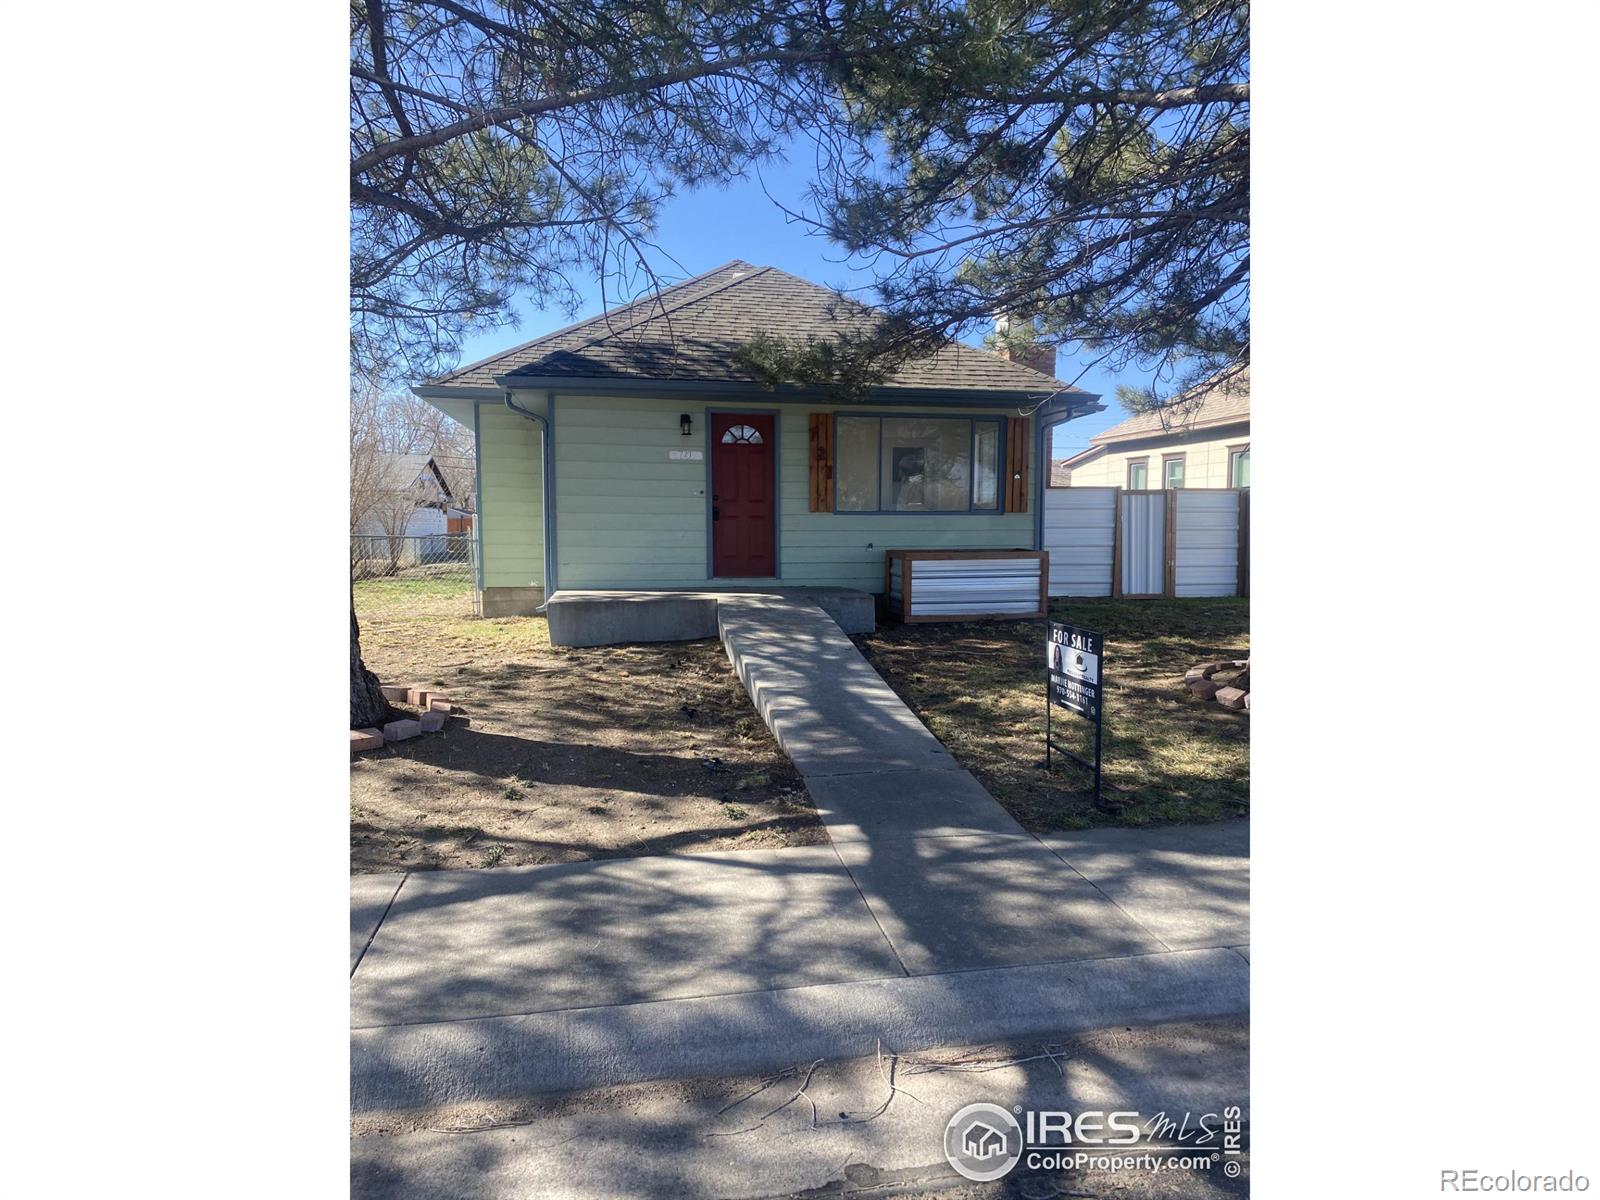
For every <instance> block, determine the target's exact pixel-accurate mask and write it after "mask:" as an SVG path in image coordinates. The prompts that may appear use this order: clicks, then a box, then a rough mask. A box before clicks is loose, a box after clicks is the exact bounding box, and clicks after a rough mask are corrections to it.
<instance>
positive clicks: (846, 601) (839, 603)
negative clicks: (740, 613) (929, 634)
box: [484, 588, 877, 646]
mask: <svg viewBox="0 0 1600 1200" xmlns="http://www.w3.org/2000/svg"><path fill="white" fill-rule="evenodd" d="M496 590H502V591H514V590H520V589H512V588H504V589H496ZM529 590H532V591H537V590H538V589H529ZM484 595H485V597H486V598H487V596H488V592H485V593H484ZM753 596H754V597H759V596H769V597H774V598H782V599H786V600H797V601H804V602H809V603H810V604H814V605H815V606H816V607H817V608H820V609H821V610H822V611H823V612H825V613H827V614H828V616H830V617H832V618H833V620H834V622H835V623H836V624H837V625H838V626H839V628H840V629H841V630H843V631H844V632H845V633H847V634H853V633H871V632H872V631H873V630H874V629H876V628H877V622H876V619H875V611H874V608H875V605H874V598H873V597H872V596H871V595H870V594H869V593H867V592H859V591H856V590H854V589H853V588H775V589H772V590H770V591H766V590H760V591H757V590H750V591H728V592H688V591H683V592H624V591H566V590H562V591H558V592H557V593H556V594H555V595H554V596H552V597H551V598H550V607H549V608H548V609H547V610H546V613H545V615H546V616H547V617H548V618H549V621H550V644H551V645H553V646H615V645H621V644H623V643H626V642H689V641H696V640H698V639H701V638H714V637H716V636H717V606H718V604H719V603H721V602H722V601H724V600H731V599H734V598H739V597H742V598H746V599H748V598H750V597H753ZM484 615H485V616H497V615H504V614H496V613H490V612H488V611H487V610H485V612H484Z"/></svg>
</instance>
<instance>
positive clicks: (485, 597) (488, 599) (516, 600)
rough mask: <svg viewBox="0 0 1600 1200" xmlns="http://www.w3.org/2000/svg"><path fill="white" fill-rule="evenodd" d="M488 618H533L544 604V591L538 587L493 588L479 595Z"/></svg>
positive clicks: (483, 612)
mask: <svg viewBox="0 0 1600 1200" xmlns="http://www.w3.org/2000/svg"><path fill="white" fill-rule="evenodd" d="M478 597H479V601H480V603H481V611H482V614H483V615H484V616H486V617H531V616H533V615H534V614H535V613H537V612H538V610H539V607H540V605H542V604H543V603H544V589H543V588H536V587H492V588H484V589H483V591H481V592H479V593H478Z"/></svg>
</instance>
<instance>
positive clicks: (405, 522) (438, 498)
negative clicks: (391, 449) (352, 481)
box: [351, 454, 472, 538]
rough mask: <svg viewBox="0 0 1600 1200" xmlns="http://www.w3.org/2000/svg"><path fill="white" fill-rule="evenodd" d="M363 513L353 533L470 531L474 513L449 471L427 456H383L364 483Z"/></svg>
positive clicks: (424, 534)
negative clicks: (454, 487) (459, 499)
mask: <svg viewBox="0 0 1600 1200" xmlns="http://www.w3.org/2000/svg"><path fill="white" fill-rule="evenodd" d="M361 487H362V490H363V491H364V492H365V495H364V496H363V497H362V498H361V502H360V507H361V508H362V509H364V510H365V511H364V512H362V514H361V516H360V517H359V519H358V520H357V521H356V526H355V528H354V529H352V530H351V533H352V534H353V535H354V536H357V537H367V538H378V537H382V538H388V537H395V538H419V537H433V536H440V535H443V534H447V533H465V532H467V531H468V530H469V529H470V528H471V521H472V514H471V513H470V512H468V511H467V509H466V508H464V507H461V506H458V505H457V503H456V496H455V494H454V492H453V491H452V490H451V487H450V484H449V482H448V480H447V479H446V477H445V473H444V472H443V471H442V470H440V468H439V464H438V463H436V462H435V461H434V460H433V459H432V458H431V457H430V456H428V455H426V454H378V455H375V456H374V458H373V461H372V468H371V471H370V474H369V475H368V477H367V478H366V479H365V480H364V481H362V485H361Z"/></svg>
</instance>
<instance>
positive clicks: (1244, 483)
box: [1228, 446, 1250, 488]
mask: <svg viewBox="0 0 1600 1200" xmlns="http://www.w3.org/2000/svg"><path fill="white" fill-rule="evenodd" d="M1228 486H1229V487H1235V488H1247V487H1249V486H1250V447H1249V446H1235V447H1233V448H1232V449H1231V450H1229V451H1228Z"/></svg>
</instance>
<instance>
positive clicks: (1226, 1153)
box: [944, 1104, 1244, 1183]
mask: <svg viewBox="0 0 1600 1200" xmlns="http://www.w3.org/2000/svg"><path fill="white" fill-rule="evenodd" d="M1019 1117H1020V1118H1021V1119H1020V1120H1019V1119H1018V1118H1019ZM944 1156H945V1160H946V1161H947V1162H949V1164H950V1165H951V1166H952V1167H954V1168H955V1169H956V1173H957V1174H959V1175H961V1176H962V1177H963V1178H966V1179H970V1180H972V1181H973V1182H975V1183H989V1182H992V1181H993V1180H996V1179H999V1178H1001V1177H1002V1176H1004V1175H1007V1174H1009V1173H1010V1172H1011V1171H1012V1169H1013V1168H1015V1167H1016V1165H1017V1164H1018V1163H1019V1162H1020V1163H1022V1164H1023V1165H1024V1167H1026V1168H1027V1169H1028V1170H1030V1171H1037V1170H1044V1171H1059V1170H1068V1169H1073V1170H1083V1169H1085V1168H1095V1169H1099V1170H1111V1171H1117V1170H1145V1171H1168V1170H1191V1171H1193V1170H1210V1169H1211V1168H1213V1167H1215V1166H1217V1165H1218V1164H1221V1168H1222V1171H1223V1173H1224V1174H1225V1175H1227V1176H1228V1177H1229V1178H1230V1179H1232V1178H1237V1177H1238V1176H1239V1175H1240V1174H1241V1173H1242V1171H1243V1169H1244V1166H1243V1161H1242V1160H1243V1156H1244V1121H1243V1114H1242V1112H1241V1110H1240V1109H1239V1108H1238V1107H1237V1106H1235V1105H1229V1106H1227V1107H1225V1108H1224V1109H1223V1110H1222V1111H1221V1112H1219V1113H1218V1112H1208V1113H1201V1114H1198V1115H1196V1114H1194V1113H1189V1112H1186V1113H1184V1114H1182V1116H1181V1117H1175V1116H1170V1115H1168V1114H1167V1113H1166V1112H1158V1113H1155V1114H1154V1115H1152V1116H1149V1117H1146V1116H1145V1115H1144V1114H1142V1113H1139V1112H1134V1111H1129V1110H1119V1111H1116V1112H1108V1111H1106V1110H1103V1109H1085V1110H1083V1111H1082V1112H1077V1113H1070V1112H1063V1111H1058V1110H1055V1109H1023V1108H1022V1107H1020V1106H1018V1107H1016V1108H1014V1109H1006V1108H1002V1107H1001V1106H1000V1105H998V1104H969V1105H967V1106H966V1107H965V1108H963V1109H961V1110H960V1111H959V1112H957V1113H956V1114H955V1116H953V1117H951V1118H950V1120H949V1122H948V1123H947V1124H946V1125H945V1127H944Z"/></svg>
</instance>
